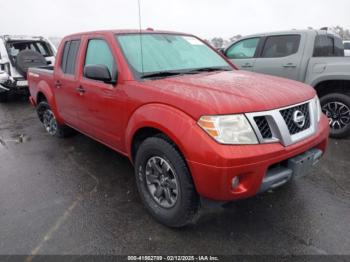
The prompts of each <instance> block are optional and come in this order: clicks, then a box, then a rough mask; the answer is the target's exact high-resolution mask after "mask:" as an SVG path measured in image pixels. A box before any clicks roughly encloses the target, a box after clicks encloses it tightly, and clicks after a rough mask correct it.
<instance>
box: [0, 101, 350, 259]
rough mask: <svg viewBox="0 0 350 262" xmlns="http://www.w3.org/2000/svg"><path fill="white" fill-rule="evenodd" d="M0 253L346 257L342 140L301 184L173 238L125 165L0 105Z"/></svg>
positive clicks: (346, 172)
mask: <svg viewBox="0 0 350 262" xmlns="http://www.w3.org/2000/svg"><path fill="white" fill-rule="evenodd" d="M0 254H24V255H25V254H150V255H155V254H164V255H168V254H283V255H288V254H350V140H349V139H347V140H331V141H330V144H329V150H328V152H327V154H326V156H325V157H324V159H323V161H322V162H321V163H320V164H319V166H318V168H317V169H316V170H315V171H314V172H313V173H312V174H310V175H309V176H307V177H304V178H300V179H299V180H295V181H292V182H291V183H290V184H288V185H286V186H284V187H282V188H281V189H279V190H276V191H274V192H272V193H266V194H263V195H260V196H257V197H253V198H251V199H247V200H244V201H239V202H235V203H231V204H229V205H228V206H226V207H225V208H220V209H217V210H203V211H202V216H201V218H200V220H199V221H198V222H197V224H196V225H193V226H190V227H187V228H184V229H181V230H174V229H169V228H167V227H164V226H162V225H160V224H158V223H157V222H155V221H154V220H153V219H152V218H151V217H150V216H149V215H148V214H147V212H146V210H145V208H144V207H143V205H142V204H141V201H140V198H139V197H138V194H137V189H136V185H135V182H134V176H133V168H132V166H131V164H130V163H129V162H128V160H127V159H126V158H125V157H122V156H120V155H119V154H117V153H115V152H113V151H112V150H110V149H108V148H107V147H105V146H103V145H101V144H99V143H97V142H95V141H93V140H91V139H89V138H87V137H86V136H84V135H81V134H78V135H75V136H73V137H71V138H67V139H58V138H53V137H50V136H49V135H48V134H46V133H45V131H44V129H43V128H42V126H41V125H40V123H39V121H38V120H37V117H36V114H35V112H34V109H33V108H32V107H31V106H30V105H29V104H28V103H27V102H26V101H13V102H11V103H8V104H0Z"/></svg>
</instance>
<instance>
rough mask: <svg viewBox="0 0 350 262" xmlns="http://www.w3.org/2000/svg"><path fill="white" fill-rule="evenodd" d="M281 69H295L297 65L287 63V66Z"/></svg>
mask: <svg viewBox="0 0 350 262" xmlns="http://www.w3.org/2000/svg"><path fill="white" fill-rule="evenodd" d="M283 67H284V68H295V67H297V65H296V64H294V63H287V64H284V65H283Z"/></svg>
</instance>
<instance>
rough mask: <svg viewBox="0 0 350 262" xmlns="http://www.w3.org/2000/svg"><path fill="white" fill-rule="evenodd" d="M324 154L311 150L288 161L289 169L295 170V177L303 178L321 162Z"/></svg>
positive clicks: (317, 150) (320, 151)
mask: <svg viewBox="0 0 350 262" xmlns="http://www.w3.org/2000/svg"><path fill="white" fill-rule="evenodd" d="M322 154H323V152H322V150H319V149H311V150H309V151H306V152H305V153H303V154H301V155H298V156H296V157H293V158H291V159H289V160H288V167H289V168H290V169H292V170H293V176H294V177H303V176H305V175H307V174H308V173H310V171H311V169H312V167H313V166H315V165H316V164H317V163H318V161H319V160H320V158H321V156H322Z"/></svg>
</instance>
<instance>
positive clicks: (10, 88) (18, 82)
mask: <svg viewBox="0 0 350 262" xmlns="http://www.w3.org/2000/svg"><path fill="white" fill-rule="evenodd" d="M0 92H13V93H18V94H28V93H29V89H28V81H27V80H25V79H24V78H11V79H8V80H7V81H4V82H1V83H0Z"/></svg>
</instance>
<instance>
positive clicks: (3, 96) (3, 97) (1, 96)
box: [0, 92, 9, 103]
mask: <svg viewBox="0 0 350 262" xmlns="http://www.w3.org/2000/svg"><path fill="white" fill-rule="evenodd" d="M8 98H9V94H8V92H1V93H0V103H6V102H7V101H8Z"/></svg>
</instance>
